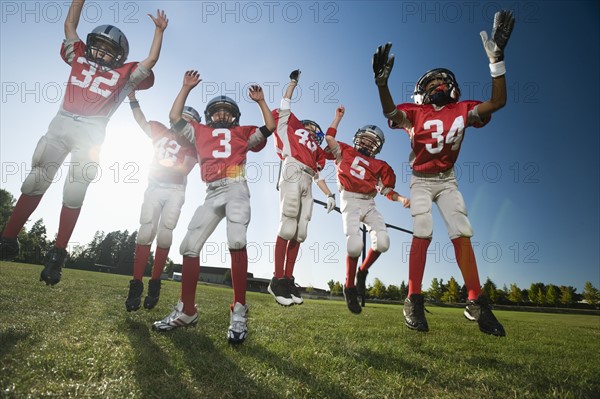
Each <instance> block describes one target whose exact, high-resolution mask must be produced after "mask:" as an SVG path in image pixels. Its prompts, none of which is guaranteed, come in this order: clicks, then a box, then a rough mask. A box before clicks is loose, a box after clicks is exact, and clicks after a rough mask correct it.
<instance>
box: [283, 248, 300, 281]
mask: <svg viewBox="0 0 600 399" xmlns="http://www.w3.org/2000/svg"><path fill="white" fill-rule="evenodd" d="M298 251H300V243H299V242H298V241H296V240H289V241H288V244H287V252H286V255H285V272H284V275H285V277H287V278H292V277H294V266H295V265H296V259H297V258H298Z"/></svg>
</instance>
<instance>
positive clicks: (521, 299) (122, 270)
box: [0, 189, 600, 307]
mask: <svg viewBox="0 0 600 399" xmlns="http://www.w3.org/2000/svg"><path fill="white" fill-rule="evenodd" d="M14 203H15V198H14V197H13V196H12V195H11V194H10V193H9V192H8V191H6V190H3V189H0V226H2V229H4V225H5V224H6V222H7V221H8V217H9V216H10V213H11V212H12V208H13V206H14ZM18 238H19V242H20V243H21V253H20V254H19V256H18V257H17V258H16V259H15V261H17V262H22V263H33V264H41V263H43V261H44V257H45V256H46V252H47V251H48V250H49V249H51V248H52V247H53V246H54V240H49V239H48V237H47V233H46V227H45V226H44V221H43V219H39V220H37V221H36V222H35V223H34V224H33V225H32V226H31V228H30V229H29V230H27V229H26V228H23V229H22V230H21V232H20V233H19V237H18ZM136 238H137V231H134V232H132V233H129V232H128V231H127V230H125V231H112V232H110V233H108V234H105V233H104V232H102V231H97V232H96V234H95V235H94V238H93V239H92V241H91V242H90V243H88V244H85V245H78V246H76V247H75V248H72V249H70V256H69V259H68V260H67V263H66V267H68V268H74V269H81V270H90V271H109V272H111V273H117V274H125V275H132V274H133V257H134V253H135V245H136ZM153 261H154V254H153V252H151V253H150V256H149V257H148V262H147V264H146V271H145V274H146V275H150V273H151V267H152V264H153ZM173 271H181V265H178V264H174V263H173V261H172V260H171V259H167V264H166V266H165V272H166V273H167V274H171V273H172V272H173ZM327 285H328V287H329V291H330V293H331V295H342V284H341V283H340V282H339V281H333V280H330V281H329V282H328V283H327ZM482 290H483V292H485V294H486V295H487V296H488V298H489V299H490V301H491V302H492V303H495V304H505V305H530V306H531V305H532V306H551V307H561V306H564V307H572V306H574V305H575V304H577V303H578V302H580V301H581V300H585V301H586V302H587V303H588V304H590V305H591V306H594V307H597V306H598V305H599V304H600V291H599V290H598V289H597V288H596V287H595V286H594V285H593V284H592V283H591V282H590V281H588V282H586V283H585V286H584V289H583V292H582V293H581V294H579V293H577V289H576V288H574V287H572V286H564V285H561V286H557V285H554V284H544V283H542V282H536V283H532V284H531V285H530V286H529V288H528V289H521V288H519V287H518V286H517V284H511V285H510V287H507V286H506V285H504V286H503V287H502V288H498V287H497V286H496V284H495V283H494V282H493V281H492V280H491V279H490V278H487V279H486V281H485V283H484V284H483V287H482ZM423 293H424V294H425V296H426V298H427V300H428V301H430V302H447V303H464V302H466V300H467V289H466V287H465V286H464V285H460V284H459V283H458V282H457V281H456V279H455V278H454V277H451V278H450V280H448V282H444V281H443V279H438V278H433V280H432V281H431V285H430V288H429V289H428V290H425V291H424V292H423ZM366 294H367V298H372V299H380V300H404V298H406V296H407V294H408V287H407V285H406V283H405V282H404V281H402V283H401V284H400V286H397V285H393V284H390V285H388V286H386V285H385V284H384V283H383V282H382V281H381V280H380V279H378V278H376V279H375V280H374V281H373V284H372V285H370V286H369V287H367V293H366Z"/></svg>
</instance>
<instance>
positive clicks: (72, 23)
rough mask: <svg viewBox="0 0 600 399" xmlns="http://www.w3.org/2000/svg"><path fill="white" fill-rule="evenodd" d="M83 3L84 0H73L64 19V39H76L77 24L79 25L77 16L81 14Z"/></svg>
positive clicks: (77, 37)
mask: <svg viewBox="0 0 600 399" xmlns="http://www.w3.org/2000/svg"><path fill="white" fill-rule="evenodd" d="M83 3H85V0H73V2H72V3H71V6H70V7H69V12H68V13H67V18H66V19H65V39H67V40H78V39H79V36H78V35H77V26H79V17H80V16H81V10H82V9H83Z"/></svg>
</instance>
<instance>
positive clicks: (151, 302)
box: [144, 279, 160, 309]
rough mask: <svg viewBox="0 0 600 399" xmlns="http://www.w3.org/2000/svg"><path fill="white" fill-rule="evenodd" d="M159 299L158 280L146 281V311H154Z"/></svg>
mask: <svg viewBox="0 0 600 399" xmlns="http://www.w3.org/2000/svg"><path fill="white" fill-rule="evenodd" d="M158 298H160V279H152V280H150V281H148V294H146V298H144V307H145V308H146V309H154V307H155V306H156V304H157V303H158Z"/></svg>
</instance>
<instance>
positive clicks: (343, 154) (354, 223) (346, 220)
mask: <svg viewBox="0 0 600 399" xmlns="http://www.w3.org/2000/svg"><path fill="white" fill-rule="evenodd" d="M345 111H346V110H345V108H344V107H343V106H341V107H338V108H337V109H336V114H335V118H334V120H333V122H332V123H331V126H330V127H329V129H327V134H326V136H325V140H327V147H328V150H329V151H330V152H331V154H332V155H333V157H334V158H335V166H336V169H337V179H338V187H339V190H340V209H341V211H342V221H343V226H344V234H345V235H346V251H347V256H346V282H345V283H344V298H346V304H347V305H348V309H349V310H350V311H351V312H352V313H357V314H358V313H360V312H361V311H362V308H361V306H360V303H359V302H358V295H359V293H360V295H362V296H363V297H364V295H365V293H364V291H365V281H366V278H367V273H368V270H369V268H370V267H371V266H372V265H373V263H374V262H375V261H376V260H377V258H379V255H381V254H382V253H383V252H385V251H387V250H388V249H389V247H390V238H389V236H388V233H387V227H386V225H385V221H384V219H383V216H382V215H381V213H379V211H378V210H377V207H376V206H375V196H376V195H377V193H378V192H379V193H380V194H382V195H384V196H385V197H386V198H387V199H389V200H390V201H397V202H400V203H402V206H404V208H408V207H409V206H410V200H409V199H408V198H406V197H404V196H402V195H400V194H398V193H397V192H395V191H394V188H395V186H396V174H395V173H394V171H393V170H392V168H391V167H390V166H389V165H388V164H387V162H385V161H382V160H379V159H376V158H375V156H376V155H377V154H379V152H380V151H381V148H382V147H383V143H384V142H385V137H384V135H383V131H381V129H380V128H378V127H377V126H375V125H366V126H363V127H361V128H360V129H358V130H357V131H356V133H355V134H354V139H353V144H354V145H353V146H351V145H348V144H345V143H342V142H338V141H337V140H336V139H335V136H336V133H337V127H338V125H339V123H340V121H341V120H342V118H343V116H344V113H345ZM361 223H364V224H365V225H366V226H367V229H368V231H369V235H370V236H371V247H370V248H369V252H368V254H367V257H366V258H365V260H364V261H363V263H362V264H361V266H360V270H359V272H358V274H357V272H356V266H357V264H358V257H359V256H360V254H361V252H362V249H363V240H362V234H361V231H360V225H361ZM355 278H356V279H357V281H356V283H355V281H354V279H355Z"/></svg>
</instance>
